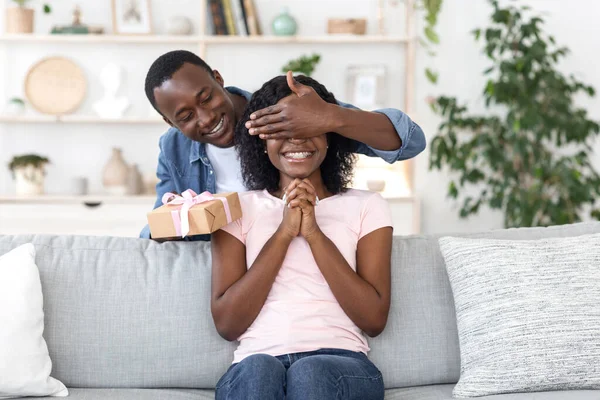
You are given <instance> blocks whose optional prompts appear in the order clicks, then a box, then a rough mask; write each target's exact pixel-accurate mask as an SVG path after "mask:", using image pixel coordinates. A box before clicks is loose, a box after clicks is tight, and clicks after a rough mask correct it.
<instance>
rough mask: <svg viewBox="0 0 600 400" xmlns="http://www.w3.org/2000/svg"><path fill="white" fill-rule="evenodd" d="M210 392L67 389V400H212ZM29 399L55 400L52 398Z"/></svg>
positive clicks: (213, 394)
mask: <svg viewBox="0 0 600 400" xmlns="http://www.w3.org/2000/svg"><path fill="white" fill-rule="evenodd" d="M214 398H215V392H214V391H212V390H197V389H69V397H68V399H69V400H214ZM29 399H47V400H55V398H52V397H29V398H28V399H27V400H29Z"/></svg>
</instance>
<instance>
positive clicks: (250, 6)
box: [207, 0, 261, 36]
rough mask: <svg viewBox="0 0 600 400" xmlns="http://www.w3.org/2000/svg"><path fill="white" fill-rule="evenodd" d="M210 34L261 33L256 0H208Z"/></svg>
mask: <svg viewBox="0 0 600 400" xmlns="http://www.w3.org/2000/svg"><path fill="white" fill-rule="evenodd" d="M207 5H208V15H207V17H208V32H207V33H208V34H209V35H238V36H255V35H260V34H261V31H260V25H259V23H258V16H257V13H256V7H255V5H254V0H208V2H207Z"/></svg>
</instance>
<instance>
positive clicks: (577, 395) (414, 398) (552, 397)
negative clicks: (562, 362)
mask: <svg viewBox="0 0 600 400" xmlns="http://www.w3.org/2000/svg"><path fill="white" fill-rule="evenodd" d="M453 388H454V385H431V386H420V387H410V388H403V389H390V390H386V392H385V400H455V399H456V398H455V397H452V389H453ZM599 398H600V391H597V390H571V391H566V392H565V391H563V392H539V393H514V394H501V395H496V396H483V397H477V398H476V399H477V400H566V399H568V400H598V399H599Z"/></svg>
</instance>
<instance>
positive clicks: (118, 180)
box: [102, 147, 129, 196]
mask: <svg viewBox="0 0 600 400" xmlns="http://www.w3.org/2000/svg"><path fill="white" fill-rule="evenodd" d="M128 173H129V168H128V167H127V163H125V160H124V159H123V153H122V151H121V149H119V148H117V147H115V148H113V149H112V155H111V157H110V159H109V160H108V162H107V163H106V165H105V166H104V170H103V171H102V185H103V186H104V189H105V190H106V191H107V192H108V193H109V194H112V195H120V196H122V195H124V194H125V193H126V192H127V175H128Z"/></svg>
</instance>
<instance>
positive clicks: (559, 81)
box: [430, 0, 600, 227]
mask: <svg viewBox="0 0 600 400" xmlns="http://www.w3.org/2000/svg"><path fill="white" fill-rule="evenodd" d="M490 3H491V5H492V7H493V11H492V16H491V21H490V23H489V26H487V27H485V28H483V29H476V30H475V31H474V32H473V34H474V36H475V39H476V40H477V39H480V38H481V39H482V40H483V41H484V51H485V55H486V56H487V58H488V59H489V62H490V66H489V68H488V69H487V70H486V71H485V72H484V74H485V75H486V76H487V77H488V80H487V83H486V85H485V87H484V89H483V97H484V99H485V111H484V112H483V113H474V112H472V111H469V109H468V108H467V106H466V105H463V104H461V103H460V102H459V101H458V100H457V99H456V98H455V97H449V96H442V97H439V98H437V99H436V100H435V101H434V102H433V103H432V106H433V107H434V109H435V110H437V111H438V112H439V113H440V114H441V115H442V118H443V119H442V123H441V125H440V129H439V133H438V134H437V136H436V137H435V138H434V139H433V140H432V142H431V145H430V148H431V158H430V167H431V168H432V169H438V170H448V171H450V172H451V173H453V175H454V178H455V179H453V181H452V182H451V183H450V185H449V187H448V194H449V196H450V197H452V198H455V199H456V198H459V197H460V198H461V200H462V208H461V210H460V215H461V217H467V216H469V215H472V214H476V213H477V212H478V211H479V209H480V208H481V207H482V206H488V207H490V208H492V209H497V210H501V211H502V212H503V214H504V225H505V226H506V227H518V226H547V225H560V224H567V223H573V222H577V221H580V220H582V219H583V216H584V214H586V213H591V216H592V217H595V218H598V219H600V209H598V201H597V199H598V198H600V174H599V173H598V172H597V171H596V170H595V168H594V165H593V162H592V155H593V153H592V149H593V147H592V145H593V142H594V139H596V138H597V137H598V135H599V134H600V124H599V123H598V122H597V121H595V120H593V119H591V118H590V116H589V115H588V112H587V111H586V110H585V109H583V108H582V107H581V106H579V105H578V103H579V101H578V100H579V98H580V97H579V96H581V95H587V96H594V94H595V90H594V88H593V87H591V86H589V85H587V84H586V83H584V82H582V81H580V80H578V79H577V78H576V77H575V76H573V75H565V74H564V73H563V72H562V70H563V68H560V66H561V62H562V59H563V58H564V57H565V56H566V55H567V54H568V52H569V49H568V48H566V47H561V46H559V45H558V44H557V41H556V39H555V38H554V37H552V36H550V35H548V34H547V33H546V32H545V30H544V25H543V24H544V21H543V19H542V18H540V17H539V16H537V15H535V13H533V12H532V11H531V10H530V9H529V8H528V7H527V6H523V7H518V8H517V7H515V6H507V7H503V6H501V5H500V2H499V1H498V0H490ZM502 4H504V2H503V3H502Z"/></svg>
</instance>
